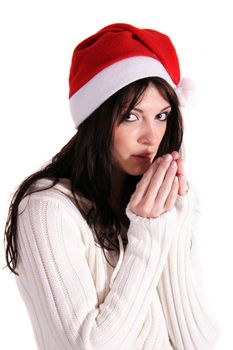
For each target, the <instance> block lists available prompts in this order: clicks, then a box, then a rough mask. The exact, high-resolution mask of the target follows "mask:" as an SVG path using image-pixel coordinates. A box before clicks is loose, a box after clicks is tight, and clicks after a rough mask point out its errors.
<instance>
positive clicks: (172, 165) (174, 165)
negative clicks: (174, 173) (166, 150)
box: [171, 160, 176, 168]
mask: <svg viewBox="0 0 233 350" xmlns="http://www.w3.org/2000/svg"><path fill="white" fill-rule="evenodd" d="M175 167H176V161H174V160H173V161H172V162H171V168H175Z"/></svg>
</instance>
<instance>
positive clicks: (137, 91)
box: [4, 77, 183, 275]
mask: <svg viewBox="0 0 233 350" xmlns="http://www.w3.org/2000/svg"><path fill="white" fill-rule="evenodd" d="M150 83H152V84H153V85H154V86H155V87H156V88H157V89H158V90H159V91H160V93H161V95H162V96H163V97H164V98H165V99H166V100H167V101H168V102H169V103H170V105H171V113H170V114H169V117H168V120H167V128H166V132H165V135H164V137H163V139H162V141H161V144H160V146H159V149H158V152H157V154H156V157H155V158H157V157H159V156H161V155H163V154H164V153H171V152H172V151H179V150H180V147H181V143H182V138H183V121H182V116H181V112H180V109H179V102H178V98H177V96H176V93H175V91H174V89H173V88H172V87H171V86H170V85H169V84H168V83H167V82H166V81H165V80H163V79H162V78H157V77H150V78H144V79H140V80H137V81H135V82H133V83H131V84H129V85H127V86H125V87H124V88H122V89H121V90H119V91H118V92H116V93H115V94H114V95H112V96H111V97H110V98H108V99H107V100H106V101H105V102H104V103H103V104H102V105H101V106H100V107H99V108H98V109H96V110H95V111H94V112H93V113H92V114H91V115H90V116H89V117H88V118H87V119H86V120H85V121H84V122H83V123H82V124H80V126H79V127H78V131H77V132H76V134H75V135H74V136H73V137H72V138H71V140H70V141H69V142H68V143H67V144H66V145H65V146H64V147H63V148H62V149H61V150H60V152H59V153H57V154H56V155H55V156H54V157H53V158H52V160H51V161H50V163H49V164H48V165H46V166H44V167H43V168H42V169H40V170H39V171H37V172H35V173H33V174H32V175H30V176H28V177H27V178H26V179H25V180H24V181H23V182H22V183H21V184H20V185H19V186H18V188H17V190H16V191H15V193H14V194H13V195H12V199H11V203H10V207H9V212H8V216H7V221H6V225H5V232H4V243H5V254H6V262H7V265H6V266H5V267H7V266H8V267H9V269H10V270H11V271H12V272H13V273H15V274H16V275H18V273H17V271H16V267H17V260H18V250H17V218H18V215H20V214H18V206H19V203H20V201H21V200H22V199H23V198H24V197H25V196H27V195H29V194H30V193H33V192H37V191H41V190H44V189H48V188H51V187H53V186H55V184H57V183H58V182H59V179H61V178H66V179H69V180H70V186H71V192H72V195H73V197H74V201H75V203H76V205H77V208H78V210H80V212H81V214H82V216H83V217H84V219H85V220H86V221H87V223H88V225H89V226H90V228H91V229H92V232H93V234H94V237H95V241H96V243H97V244H99V245H100V246H101V247H102V249H103V251H104V249H106V250H115V251H119V243H118V239H117V236H118V234H119V233H120V231H121V228H122V225H123V219H122V218H124V219H126V220H128V219H127V218H126V216H125V214H124V213H125V208H126V205H127V203H128V201H129V199H130V196H131V194H132V193H133V192H134V190H135V187H136V184H137V182H138V181H139V180H140V178H141V176H130V175H128V176H127V179H126V182H125V184H124V191H123V193H124V196H123V198H122V202H121V211H122V215H119V214H117V213H116V212H114V210H113V209H112V207H111V205H110V195H111V177H112V172H113V166H112V163H111V142H112V132H113V127H114V125H115V123H116V121H117V120H119V116H121V115H122V113H123V114H125V115H126V114H127V113H129V112H130V111H131V110H132V108H133V107H134V106H135V105H136V103H137V102H138V101H139V99H140V97H141V96H142V95H143V93H144V91H145V90H146V88H147V87H148V85H149V84H150ZM43 178H46V179H51V180H52V184H51V185H50V186H48V187H44V188H42V189H35V190H32V189H31V190H30V188H31V186H32V185H33V184H35V182H36V181H37V180H39V179H43ZM81 197H82V198H86V199H88V200H89V201H91V203H92V206H91V208H90V207H89V208H88V209H87V208H86V209H85V208H84V207H83V205H81V204H80V201H79V200H78V198H81ZM124 225H125V221H124ZM126 226H127V225H126ZM124 244H127V240H125V241H124Z"/></svg>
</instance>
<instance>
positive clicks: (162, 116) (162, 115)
mask: <svg viewBox="0 0 233 350" xmlns="http://www.w3.org/2000/svg"><path fill="white" fill-rule="evenodd" d="M169 114H170V112H163V113H159V114H157V116H156V118H157V119H159V120H160V121H161V122H164V121H166V120H167V118H168V116H169Z"/></svg>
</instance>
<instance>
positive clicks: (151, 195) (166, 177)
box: [145, 158, 177, 209]
mask: <svg viewBox="0 0 233 350" xmlns="http://www.w3.org/2000/svg"><path fill="white" fill-rule="evenodd" d="M176 171H177V165H176V162H175V161H172V162H171V159H170V158H169V159H168V158H167V160H166V161H163V162H162V163H161V166H160V167H159V168H158V170H157V172H156V173H155V174H154V176H153V178H152V179H151V182H150V185H149V187H148V191H147V193H146V195H145V200H147V202H148V204H149V205H151V206H153V205H154V202H155V201H156V202H157V203H156V204H157V206H158V207H160V208H161V209H162V208H163V205H164V203H165V201H166V198H167V196H168V194H169V192H170V190H171V187H172V182H173V180H174V177H175V175H176Z"/></svg>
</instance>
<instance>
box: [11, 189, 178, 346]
mask: <svg viewBox="0 0 233 350" xmlns="http://www.w3.org/2000/svg"><path fill="white" fill-rule="evenodd" d="M53 192H54V191H53ZM51 193H52V190H48V191H44V192H39V193H34V194H32V195H30V197H29V202H28V203H27V205H26V208H25V209H24V211H23V212H22V214H21V215H19V218H18V220H19V221H18V237H19V256H20V261H19V270H18V271H19V274H20V276H19V280H18V283H19V285H20V288H21V290H24V296H25V297H24V298H25V299H26V301H27V304H28V305H30V306H28V305H27V306H28V307H29V308H30V310H31V312H30V313H31V315H32V314H34V316H33V317H34V318H37V319H38V324H40V325H42V327H44V328H45V329H46V334H47V335H46V337H47V339H52V341H53V342H54V343H56V348H57V349H61V348H62V349H72V350H74V349H79V350H80V349H102V350H103V349H104V350H105V349H106V350H107V349H108V350H109V349H116V350H119V349H124V350H125V349H130V348H131V347H132V346H133V344H134V343H135V342H136V338H137V337H138V335H139V333H140V331H141V328H142V325H143V323H144V321H145V318H146V315H147V313H148V310H149V307H150V305H151V302H152V298H153V294H154V293H155V290H156V286H157V283H158V280H159V277H160V274H161V271H162V269H163V267H164V264H165V261H166V258H167V254H168V250H169V247H170V243H171V240H172V226H171V225H172V222H173V220H174V215H175V212H174V210H172V211H170V212H167V213H164V214H163V215H162V216H161V217H159V218H155V219H150V220H148V219H143V218H139V217H136V215H134V214H133V213H132V212H130V211H129V210H128V216H129V218H130V220H131V223H130V227H129V231H128V238H129V243H128V247H127V249H126V251H125V254H124V258H123V261H122V265H121V268H120V270H119V272H118V274H117V276H116V278H115V279H114V281H113V284H112V287H111V290H110V291H109V293H108V294H107V296H106V298H105V300H104V302H103V303H102V304H100V305H99V304H98V298H97V294H96V286H95V282H94V279H93V276H92V273H91V270H90V267H89V265H88V260H93V259H95V257H94V254H95V252H94V251H93V250H92V251H91V249H89V247H86V246H85V244H84V240H83V238H82V235H86V234H88V230H89V228H88V227H87V224H86V222H85V221H84V220H83V219H82V217H81V214H79V212H78V211H77V209H76V208H75V207H74V206H73V205H72V204H71V202H70V201H69V200H68V199H67V200H65V199H64V196H63V195H61V194H59V195H56V197H55V196H54V195H53V197H52V196H51ZM24 201H27V198H25V200H24ZM24 204H25V203H24ZM21 209H22V208H21ZM20 211H22V210H20ZM152 233H153V234H152ZM93 246H94V244H93ZM87 248H88V249H89V250H88V249H87ZM87 251H88V253H87ZM96 267H98V266H96ZM17 278H18V277H17ZM159 317H163V316H162V312H161V313H160V314H159V313H158V318H159ZM159 323H160V322H158V324H159ZM161 336H162V337H166V338H164V341H163V342H164V344H166V342H168V338H167V334H166V332H164V334H162V335H161ZM42 338H43V336H41V339H42ZM41 341H42V340H41ZM41 348H43V349H44V348H45V346H44V344H41ZM167 348H168V347H167Z"/></svg>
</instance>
